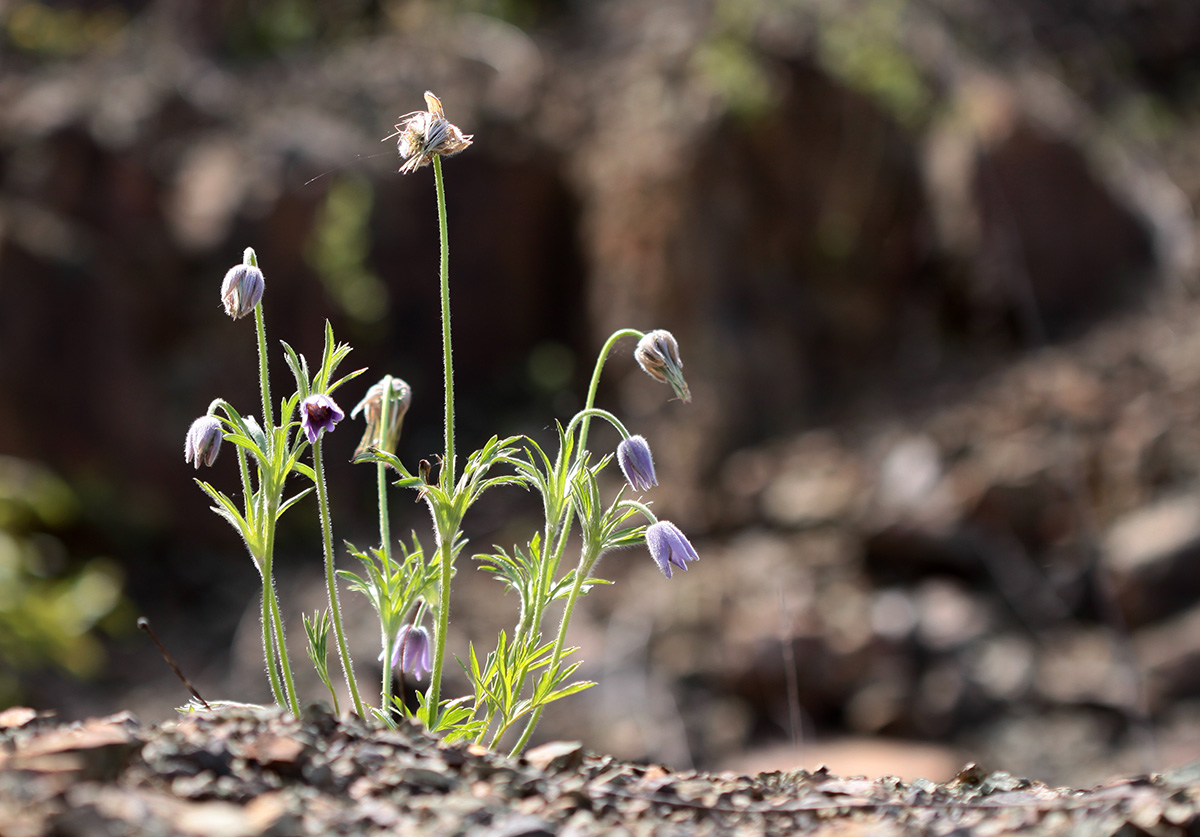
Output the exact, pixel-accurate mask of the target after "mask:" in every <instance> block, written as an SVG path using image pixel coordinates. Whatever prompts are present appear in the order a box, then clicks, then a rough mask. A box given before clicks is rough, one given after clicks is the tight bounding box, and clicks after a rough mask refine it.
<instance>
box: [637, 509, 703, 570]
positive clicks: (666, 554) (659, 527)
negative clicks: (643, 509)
mask: <svg viewBox="0 0 1200 837" xmlns="http://www.w3.org/2000/svg"><path fill="white" fill-rule="evenodd" d="M646 548H647V549H649V550H650V557H651V558H653V559H654V562H655V563H656V564H658V568H659V569H660V570H662V573H663V575H665V576H666V577H667V578H670V577H671V567H672V566H675V567H678V568H679V569H681V570H686V569H687V562H688V561H699V560H700V556H699V555H697V554H696V550H695V549H694V548H693V547H692V545H691V543H689V542H688V539H687V538H686V537H685V536H684V534H683V532H681V531H679V527H678V526H676V525H675V524H674V523H672V522H671V521H669V520H660V521H658V522H657V523H654V524H651V525H650V526H649V527H647V529H646Z"/></svg>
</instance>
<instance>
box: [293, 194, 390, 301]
mask: <svg viewBox="0 0 1200 837" xmlns="http://www.w3.org/2000/svg"><path fill="white" fill-rule="evenodd" d="M373 204H374V195H373V194H372V192H371V184H370V183H369V182H368V181H367V180H364V179H362V178H356V177H340V178H337V179H335V180H334V181H333V185H331V186H330V187H329V192H328V193H327V194H326V196H325V204H324V205H323V206H322V207H321V211H320V215H319V216H318V218H317V225H316V229H315V230H314V231H313V236H312V238H311V239H310V241H309V246H308V249H307V252H306V253H305V257H306V258H307V260H308V263H309V264H311V265H312V267H313V269H314V270H315V271H316V272H317V275H318V276H319V277H320V278H321V283H322V284H323V285H324V286H325V289H326V290H327V291H328V292H329V294H330V295H331V296H332V297H333V298H334V299H335V300H336V301H337V303H338V305H339V307H341V309H342V310H343V311H344V312H345V313H346V314H347V315H348V316H350V317H352V318H354V319H355V320H357V321H358V322H359V323H361V324H370V323H377V322H379V321H380V320H382V319H383V317H384V315H385V314H387V310H388V289H387V286H386V285H385V284H384V283H383V280H381V279H380V278H379V276H377V275H376V274H375V272H374V271H373V270H371V268H370V266H369V265H368V263H367V257H368V256H369V255H370V249H371V227H370V225H371V207H372V206H373Z"/></svg>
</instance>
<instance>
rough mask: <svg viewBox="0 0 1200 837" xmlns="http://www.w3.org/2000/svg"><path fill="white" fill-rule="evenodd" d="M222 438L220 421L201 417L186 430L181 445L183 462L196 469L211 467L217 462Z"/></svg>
mask: <svg viewBox="0 0 1200 837" xmlns="http://www.w3.org/2000/svg"><path fill="white" fill-rule="evenodd" d="M224 438H225V434H224V432H222V430H221V422H220V420H218V419H217V418H215V417H213V416H201V417H200V418H198V419H196V420H195V421H193V422H192V426H191V427H190V428H188V434H187V439H186V440H185V441H184V443H183V461H184V462H192V463H195V466H196V467H197V468H199V467H200V466H201V465H212V464H213V463H214V462H216V461H217V453H218V452H219V451H220V450H221V440H223V439H224Z"/></svg>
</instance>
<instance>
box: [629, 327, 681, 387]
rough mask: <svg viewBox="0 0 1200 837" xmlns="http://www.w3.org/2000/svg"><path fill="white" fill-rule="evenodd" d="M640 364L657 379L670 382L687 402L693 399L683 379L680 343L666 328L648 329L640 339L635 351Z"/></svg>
mask: <svg viewBox="0 0 1200 837" xmlns="http://www.w3.org/2000/svg"><path fill="white" fill-rule="evenodd" d="M633 356H634V358H635V359H636V360H637V362H638V365H639V366H641V367H642V369H643V370H644V371H645V373H646V374H647V375H649V376H650V377H651V378H653V379H654V380H656V381H662V382H663V383H664V384H670V385H671V389H673V390H674V391H675V395H676V397H678V398H679V399H680V400H681V401H683V402H684V403H685V404H686V403H687V402H689V401H691V400H692V393H691V391H690V390H689V389H688V385H687V381H685V380H684V379H683V361H682V360H680V359H679V343H678V342H676V340H675V336H674V335H672V334H671V332H669V331H667V330H666V329H662V328H659V329H655V330H654V331H648V332H646V334H644V335H643V336H642V339H641V340H639V341H638V344H637V348H636V349H635V350H634V352H633Z"/></svg>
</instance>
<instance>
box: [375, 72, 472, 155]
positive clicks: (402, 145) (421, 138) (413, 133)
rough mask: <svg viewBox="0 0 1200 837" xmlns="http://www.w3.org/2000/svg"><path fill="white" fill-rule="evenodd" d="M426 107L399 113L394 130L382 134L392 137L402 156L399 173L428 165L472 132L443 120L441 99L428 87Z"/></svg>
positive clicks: (458, 146) (458, 147)
mask: <svg viewBox="0 0 1200 837" xmlns="http://www.w3.org/2000/svg"><path fill="white" fill-rule="evenodd" d="M425 106H426V108H428V109H427V110H416V111H413V112H412V113H408V114H405V115H404V116H402V117H400V122H399V123H397V125H396V130H395V131H394V132H393V133H391V134H388V135H387V136H386V137H384V139H385V140H389V139H391V138H392V137H399V139H397V140H396V148H397V149H398V150H399V152H400V156H401V157H403V158H404V160H405V162H404V165H402V166H401V167H400V173H401V174H410V173H412V172H414V171H416V170H417V169H419V168H421V166H425V165H428V164H429V163H430V162H431V161H432V160H433V158H434V156H436V155H439V154H440V155H441V156H443V157H453V156H454V155H455V154H457V153H458V152H460V151H462V150H463V149H464V148H466V147H467V146H468V145H470V144H471V138H472V136H473V135H472V134H464V133H463V132H462V129H461V128H459V127H458V126H457V125H453V124H451V123H450V122H448V121H447V120H446V115H445V112H444V111H443V110H442V102H441V100H440V99H438V97H437V96H435V95H433V93H431V92H429V91H428V90H426V91H425Z"/></svg>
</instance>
